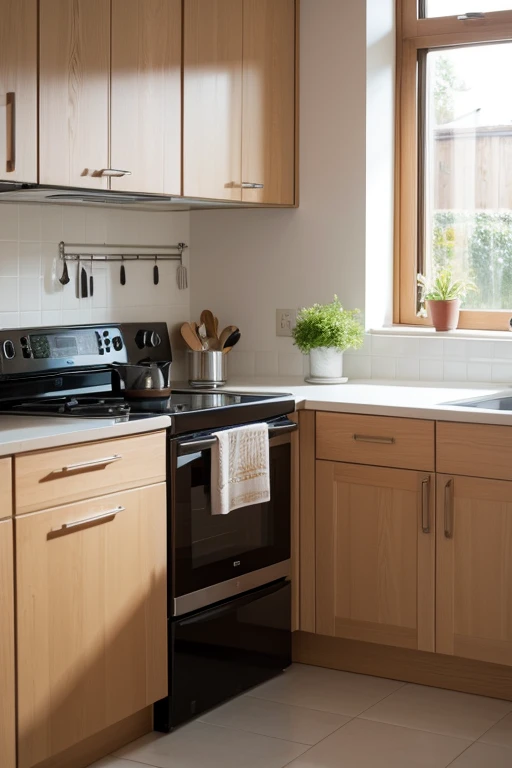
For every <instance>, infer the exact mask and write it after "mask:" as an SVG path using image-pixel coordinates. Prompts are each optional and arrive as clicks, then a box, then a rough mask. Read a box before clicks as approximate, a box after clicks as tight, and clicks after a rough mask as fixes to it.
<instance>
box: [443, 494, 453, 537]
mask: <svg viewBox="0 0 512 768" xmlns="http://www.w3.org/2000/svg"><path fill="white" fill-rule="evenodd" d="M444 535H445V538H447V539H452V538H453V480H448V482H447V483H446V485H445V486H444Z"/></svg>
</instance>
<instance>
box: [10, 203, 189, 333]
mask: <svg viewBox="0 0 512 768" xmlns="http://www.w3.org/2000/svg"><path fill="white" fill-rule="evenodd" d="M61 240H64V241H65V242H72V243H84V244H86V243H123V244H125V243H126V244H130V243H132V244H141V243H142V244H147V245H169V244H175V243H178V242H185V243H189V240H190V235H189V213H188V212H183V213H182V212H178V213H174V212H173V213H164V212H162V213H148V212H142V211H132V210H130V211H127V210H123V211H121V210H112V209H110V208H87V207H85V206H73V207H69V206H64V205H62V206H54V205H46V204H45V205H32V204H22V205H16V204H14V203H0V327H3V328H7V327H17V326H40V325H60V324H72V323H101V322H110V321H112V322H119V321H121V320H124V321H137V320H146V321H147V320H162V321H166V322H167V323H168V324H169V326H170V327H171V328H173V329H174V335H175V336H176V327H177V326H178V325H179V324H181V323H182V322H184V321H185V320H188V319H189V313H190V290H189V289H187V290H183V291H180V290H179V289H178V287H177V284H176V268H177V264H176V263H175V262H161V263H159V271H160V282H159V284H158V285H157V286H155V285H154V284H153V264H149V263H146V264H128V265H127V266H126V285H125V286H122V285H121V284H120V280H119V269H120V265H119V264H111V265H108V266H107V265H95V266H94V272H93V274H94V296H93V297H92V298H87V299H78V298H77V297H76V281H75V274H76V272H75V265H74V264H70V265H69V270H70V272H69V274H70V277H71V282H70V283H69V284H68V285H67V286H65V287H63V286H62V285H61V284H60V283H59V282H58V278H59V277H60V275H61V269H62V265H61V262H60V261H59V259H58V243H59V242H60V241H61ZM184 261H185V263H186V264H187V265H188V261H189V256H188V251H186V252H185V259H184ZM177 346H178V345H177Z"/></svg>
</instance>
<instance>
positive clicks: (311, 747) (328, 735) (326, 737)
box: [281, 710, 357, 768]
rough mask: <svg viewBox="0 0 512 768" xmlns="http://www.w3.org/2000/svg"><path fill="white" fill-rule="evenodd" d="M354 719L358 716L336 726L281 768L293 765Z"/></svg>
mask: <svg viewBox="0 0 512 768" xmlns="http://www.w3.org/2000/svg"><path fill="white" fill-rule="evenodd" d="M315 711H321V710H315ZM344 717H348V715H344ZM353 720H357V716H355V717H351V718H350V719H349V720H347V722H346V723H343V725H340V726H339V728H336V730H335V731H333V732H332V733H329V734H327V736H324V737H323V739H320V741H317V743H316V744H311V745H310V746H309V747H308V749H306V750H305V752H303V753H302V755H299V756H298V757H294V758H293V760H290V762H289V763H285V764H284V765H283V766H281V768H287V766H288V765H292V763H293V762H294V761H295V760H298V759H299V758H301V757H302V756H303V755H307V753H308V752H309V751H310V750H311V749H313V747H318V745H319V744H321V743H322V742H323V741H325V740H326V739H328V738H329V737H330V736H334V734H335V733H338V731H341V730H342V729H343V728H345V726H347V725H348V724H349V723H351V722H352V721H353Z"/></svg>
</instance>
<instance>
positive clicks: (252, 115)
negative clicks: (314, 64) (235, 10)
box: [242, 0, 295, 205]
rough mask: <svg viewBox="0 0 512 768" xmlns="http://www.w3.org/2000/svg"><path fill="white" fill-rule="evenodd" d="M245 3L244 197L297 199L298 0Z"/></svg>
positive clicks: (262, 200) (269, 200) (276, 201)
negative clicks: (296, 29)
mask: <svg viewBox="0 0 512 768" xmlns="http://www.w3.org/2000/svg"><path fill="white" fill-rule="evenodd" d="M243 4H244V36H243V40H244V42H243V48H244V72H243V123H242V185H243V187H244V189H243V193H242V199H243V200H244V201H246V202H250V203H274V204H283V205H284V204H287V205H293V203H294V200H295V178H294V176H295V1H294V0H243ZM253 184H255V185H260V188H258V187H256V188H251V186H250V185H253ZM247 185H249V186H247ZM261 185H263V186H262V187H261Z"/></svg>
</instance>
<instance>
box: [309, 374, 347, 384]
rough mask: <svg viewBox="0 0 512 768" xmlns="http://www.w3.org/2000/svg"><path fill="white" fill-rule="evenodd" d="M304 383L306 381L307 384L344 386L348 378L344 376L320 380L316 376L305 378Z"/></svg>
mask: <svg viewBox="0 0 512 768" xmlns="http://www.w3.org/2000/svg"><path fill="white" fill-rule="evenodd" d="M304 381H307V383H308V384H346V383H347V381H348V378H347V377H346V376H342V377H341V378H339V379H327V378H326V379H322V378H320V377H318V376H306V378H305V379H304Z"/></svg>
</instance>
